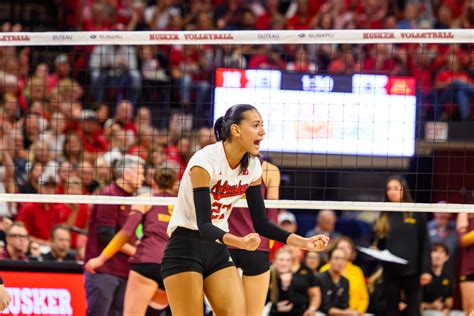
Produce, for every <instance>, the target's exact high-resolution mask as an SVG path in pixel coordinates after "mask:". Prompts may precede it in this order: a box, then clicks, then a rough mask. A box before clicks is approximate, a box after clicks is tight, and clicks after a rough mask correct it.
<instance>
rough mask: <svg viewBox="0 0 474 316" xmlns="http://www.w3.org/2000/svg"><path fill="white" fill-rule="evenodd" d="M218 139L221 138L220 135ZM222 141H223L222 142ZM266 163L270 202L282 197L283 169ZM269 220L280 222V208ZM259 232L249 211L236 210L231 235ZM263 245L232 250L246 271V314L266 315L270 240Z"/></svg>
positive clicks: (265, 187) (265, 184)
mask: <svg viewBox="0 0 474 316" xmlns="http://www.w3.org/2000/svg"><path fill="white" fill-rule="evenodd" d="M216 136H218V135H216ZM218 140H220V139H218ZM260 161H261V164H262V194H263V196H264V197H265V198H266V199H270V200H278V198H279V197H280V170H278V167H277V166H275V165H274V164H271V163H269V162H267V161H263V160H260ZM267 217H268V219H269V220H270V221H272V222H274V223H276V222H277V218H278V210H277V209H267ZM253 232H255V230H254V228H253V225H252V217H251V216H250V213H249V210H248V208H234V209H233V210H232V214H231V216H230V217H229V233H231V234H233V235H236V236H245V235H247V234H249V233H253ZM260 239H261V242H260V246H259V247H258V248H257V250H255V251H247V250H243V249H238V248H233V247H229V252H230V255H231V257H232V260H233V261H234V264H235V266H236V267H237V268H240V269H241V270H242V284H243V286H244V293H245V301H246V303H247V305H246V308H247V312H246V315H262V312H263V307H264V306H265V301H266V298H267V294H268V285H269V284H270V240H268V238H265V237H260Z"/></svg>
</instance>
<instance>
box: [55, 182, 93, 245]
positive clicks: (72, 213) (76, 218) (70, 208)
mask: <svg viewBox="0 0 474 316" xmlns="http://www.w3.org/2000/svg"><path fill="white" fill-rule="evenodd" d="M65 193H66V194H71V195H81V194H83V189H82V181H81V179H80V178H79V177H76V176H72V177H70V178H68V179H67V182H66V187H65ZM89 211H90V208H89V205H87V204H77V203H68V204H64V205H63V212H61V215H63V216H64V217H63V219H62V222H63V223H65V224H66V225H67V226H69V227H71V248H72V249H77V250H78V253H81V249H79V248H81V247H80V246H82V248H83V249H82V252H83V251H84V250H85V249H84V248H85V245H80V242H79V239H80V238H79V235H81V234H83V232H85V229H86V227H87V221H88V218H89ZM79 231H83V232H82V233H80V232H79Z"/></svg>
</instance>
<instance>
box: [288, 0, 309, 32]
mask: <svg viewBox="0 0 474 316" xmlns="http://www.w3.org/2000/svg"><path fill="white" fill-rule="evenodd" d="M313 16H314V15H313V14H311V12H310V10H309V6H308V0H298V11H297V12H296V14H295V15H294V16H293V17H291V18H289V19H288V29H289V30H309V29H310V28H311V21H312V19H313Z"/></svg>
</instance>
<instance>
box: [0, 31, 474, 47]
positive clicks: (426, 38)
mask: <svg viewBox="0 0 474 316" xmlns="http://www.w3.org/2000/svg"><path fill="white" fill-rule="evenodd" d="M472 42H474V30H468V29H450V30H446V31H445V30H443V31H439V30H424V29H420V30H350V31H348V30H330V31H320V30H307V31H229V32H217V31H198V32H178V31H174V32H173V31H169V32H150V31H146V32H44V33H0V46H46V45H55V46H69V45H117V44H120V45H150V44H156V45H223V44H376V43H387V44H388V43H419V44H423V43H440V44H441V43H472Z"/></svg>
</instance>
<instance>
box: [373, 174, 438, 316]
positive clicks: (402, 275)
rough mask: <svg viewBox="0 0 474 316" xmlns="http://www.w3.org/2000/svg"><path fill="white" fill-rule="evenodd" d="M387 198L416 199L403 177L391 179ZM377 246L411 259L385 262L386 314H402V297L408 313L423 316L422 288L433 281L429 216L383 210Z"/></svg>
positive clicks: (408, 200)
mask: <svg viewBox="0 0 474 316" xmlns="http://www.w3.org/2000/svg"><path fill="white" fill-rule="evenodd" d="M385 198H386V201H388V202H394V203H396V202H413V199H412V197H411V194H410V192H409V188H408V185H407V182H406V180H405V179H404V178H403V177H399V176H392V177H390V178H388V180H387V185H386V192H385ZM375 230H376V237H377V246H378V247H379V248H380V249H387V250H389V251H390V252H391V253H393V254H394V255H396V256H398V257H401V258H403V259H405V260H407V261H408V264H406V265H400V264H394V263H388V262H384V263H383V282H384V297H385V299H386V315H387V316H391V315H400V309H399V303H400V302H401V298H403V301H404V302H405V303H406V308H405V309H404V315H409V316H412V315H419V314H420V304H421V294H422V291H421V287H422V286H424V285H426V284H428V283H430V282H431V279H432V277H431V274H430V270H431V262H430V261H431V260H430V240H429V236H428V230H427V219H426V215H425V214H422V213H413V212H410V211H409V210H407V212H403V213H402V212H383V213H382V214H381V215H380V218H379V219H378V221H377V223H376V225H375Z"/></svg>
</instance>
